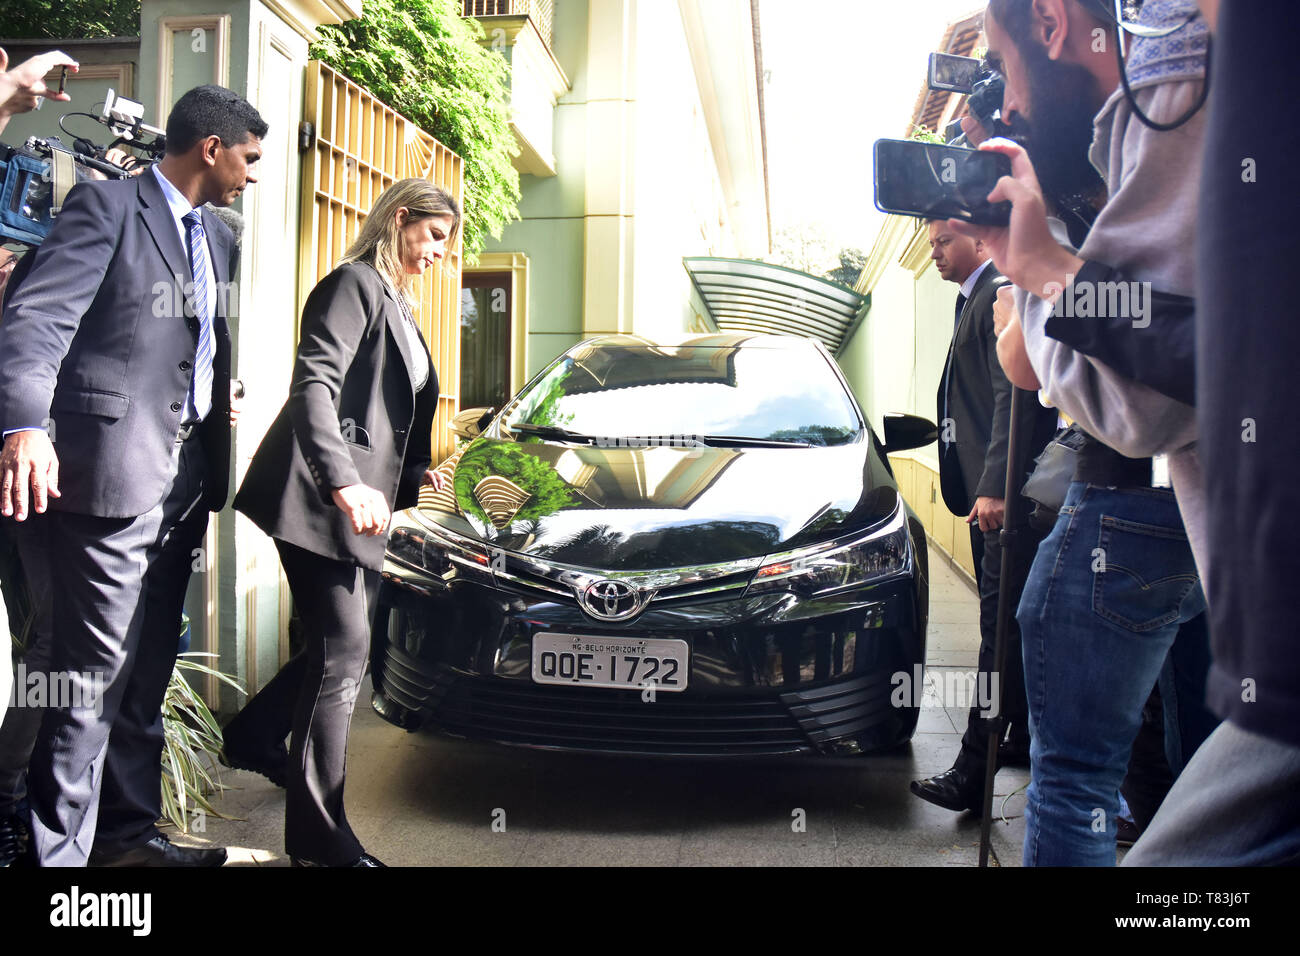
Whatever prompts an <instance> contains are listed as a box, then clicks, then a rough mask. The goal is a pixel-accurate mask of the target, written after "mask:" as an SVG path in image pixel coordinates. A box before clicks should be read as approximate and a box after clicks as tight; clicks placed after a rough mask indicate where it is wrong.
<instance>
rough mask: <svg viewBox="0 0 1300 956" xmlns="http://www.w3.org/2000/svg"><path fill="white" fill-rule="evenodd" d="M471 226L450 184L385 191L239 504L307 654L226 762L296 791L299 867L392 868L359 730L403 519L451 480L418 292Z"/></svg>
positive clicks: (288, 816) (314, 301)
mask: <svg viewBox="0 0 1300 956" xmlns="http://www.w3.org/2000/svg"><path fill="white" fill-rule="evenodd" d="M459 228H460V210H459V208H457V205H456V202H455V200H453V199H452V198H451V197H450V196H449V195H447V193H446V192H444V191H443V190H441V189H439V188H437V187H436V186H433V185H431V184H430V183H427V182H425V181H424V180H421V179H404V180H402V181H400V182H397V183H394V184H393V185H392V186H390V187H389V188H388V189H386V190H384V192H383V194H382V195H381V196H380V197H379V199H378V200H377V201H376V202H375V204H374V207H373V208H372V209H371V210H370V214H369V216H367V218H366V221H365V223H364V224H363V226H362V228H361V233H360V235H359V236H358V237H357V240H356V242H354V243H353V244H352V247H351V248H349V249H348V251H347V254H346V255H344V257H343V260H342V263H341V264H340V265H339V266H338V268H336V269H335V270H334V271H333V272H331V273H330V274H329V275H327V276H326V277H325V278H324V279H322V280H321V281H320V283H319V284H318V285H317V286H316V288H315V289H313V290H312V292H311V295H309V296H308V297H307V303H306V305H305V306H304V307H303V314H302V332H301V338H300V341H299V343H298V358H297V362H296V364H295V365H294V371H293V382H292V384H291V386H290V389H289V400H288V401H287V402H285V404H284V408H283V409H281V411H280V414H279V416H278V417H277V418H276V420H275V422H274V424H272V426H271V428H270V430H269V431H268V432H267V433H266V437H265V438H264V439H263V441H262V444H261V446H260V447H259V448H258V450H257V454H256V455H254V457H253V461H252V463H251V464H250V465H249V468H248V473H247V475H246V477H245V478H244V483H243V485H242V486H241V487H240V489H239V494H238V495H237V496H236V497H235V508H236V510H238V511H242V512H243V513H244V514H246V515H247V516H248V517H249V518H250V519H252V521H253V522H254V523H255V524H257V526H258V527H260V528H261V529H262V530H263V531H265V532H266V533H267V534H268V535H270V536H271V537H272V538H274V539H275V545H276V548H277V549H278V550H279V553H280V562H281V564H282V565H283V567H284V573H285V577H286V578H287V579H288V581H289V589H290V590H291V591H292V593H293V597H294V603H295V605H296V607H297V609H298V615H299V618H300V619H301V621H302V630H303V635H304V639H305V642H306V646H305V648H304V650H303V652H302V653H301V654H299V655H298V656H297V657H295V658H294V659H293V660H291V661H290V662H289V663H288V664H286V665H285V666H284V668H282V669H281V671H280V673H279V674H277V675H276V676H275V678H274V679H273V680H272V681H271V683H269V684H268V685H267V686H266V687H265V688H264V689H263V690H262V691H261V693H259V694H258V695H257V696H256V697H254V698H253V699H252V700H250V701H249V702H248V704H247V706H245V708H244V709H243V710H242V711H241V712H240V713H239V715H237V716H236V717H235V719H234V720H233V721H232V722H231V723H230V725H229V726H228V727H227V728H226V751H225V757H226V760H227V762H228V763H229V764H230V765H232V766H237V767H244V768H247V769H250V770H256V771H258V772H260V773H264V774H265V775H266V776H268V777H269V778H270V779H272V780H274V781H275V782H277V783H280V782H283V785H284V786H285V787H286V789H287V791H288V794H287V797H286V800H285V837H284V841H285V851H286V852H287V853H288V854H289V856H290V858H291V859H292V861H293V863H294V865H295V866H369V867H374V866H383V864H382V863H380V862H379V861H378V860H376V859H375V858H374V857H373V856H371V855H370V854H368V853H366V852H365V850H364V849H363V848H362V846H361V843H360V841H359V840H358V839H357V837H356V836H355V834H353V832H352V830H351V828H350V827H349V826H348V822H347V817H346V816H345V814H344V812H343V783H344V766H345V754H346V750H347V737H348V727H349V724H350V722H351V718H352V711H353V708H354V706H355V704H356V701H357V697H358V693H359V691H360V689H361V680H362V676H363V674H364V672H365V667H366V661H367V659H368V655H369V645H370V629H371V623H372V619H373V615H374V605H375V597H376V595H377V592H378V588H379V571H380V568H381V567H382V564H383V559H384V546H385V543H386V541H387V535H386V534H385V532H386V531H387V530H388V521H389V516H390V514H391V512H392V510H393V509H394V508H396V509H401V508H405V507H410V506H411V505H413V504H415V501H416V496H417V494H418V492H419V488H420V485H421V484H431V485H434V486H435V487H437V486H439V485H440V484H441V476H437V475H435V474H434V472H432V471H430V470H429V465H430V433H431V430H432V425H433V417H434V409H435V408H436V405H437V400H438V379H437V376H436V374H435V372H434V368H433V363H432V361H431V360H430V357H429V350H428V348H427V346H426V345H425V343H424V340H423V338H422V336H421V335H420V330H419V328H418V327H417V326H416V324H415V319H414V318H413V316H412V310H411V303H410V300H409V298H408V295H407V291H406V289H407V286H408V284H409V282H410V280H411V278H412V277H414V276H419V275H420V274H421V273H423V272H424V270H425V269H427V268H429V267H430V266H433V265H435V264H436V263H437V262H438V260H439V259H441V258H442V257H443V253H444V250H445V249H446V247H447V245H448V244H449V243H453V242H454V241H455V236H456V233H457V232H458V231H459ZM290 729H291V730H292V740H291V743H290V747H289V751H288V755H287V760H286V758H285V751H284V738H285V735H286V734H287V733H289V731H290ZM277 778H278V779H277Z"/></svg>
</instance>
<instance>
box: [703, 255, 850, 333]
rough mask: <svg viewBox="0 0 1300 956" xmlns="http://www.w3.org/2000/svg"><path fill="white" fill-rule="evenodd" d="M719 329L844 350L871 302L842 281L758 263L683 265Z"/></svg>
mask: <svg viewBox="0 0 1300 956" xmlns="http://www.w3.org/2000/svg"><path fill="white" fill-rule="evenodd" d="M682 262H683V263H685V265H686V271H687V272H689V273H690V275H691V280H692V281H693V282H694V283H695V288H696V289H697V290H698V291H699V293H700V298H701V299H703V300H704V305H705V307H706V308H707V309H708V310H709V314H710V315H711V316H712V318H713V321H714V322H716V323H717V325H718V328H719V329H722V330H724V331H727V332H757V333H763V334H768V335H802V336H807V337H809V338H814V339H818V340H819V341H820V342H821V343H822V344H823V345H825V346H826V348H827V349H829V350H830V351H831V353H832V354H834V353H835V352H837V351H838V350H839V347H840V345H841V344H843V342H844V339H845V336H846V334H847V333H848V332H849V330H850V328H852V326H853V321H854V319H855V318H856V317H857V314H858V312H859V310H860V309H861V308H862V304H863V303H864V302H865V301H866V297H865V296H862V295H859V294H858V293H856V292H854V291H852V290H851V289H846V288H844V286H842V285H840V284H839V283H837V282H832V281H831V280H830V279H823V278H821V277H820V276H814V275H809V274H808V273H807V272H799V271H798V270H795V269H787V268H786V267H785V266H775V265H772V264H771V263H767V262H757V261H755V260H753V259H714V258H707V257H690V258H686V259H683V260H682Z"/></svg>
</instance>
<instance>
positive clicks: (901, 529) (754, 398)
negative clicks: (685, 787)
mask: <svg viewBox="0 0 1300 956" xmlns="http://www.w3.org/2000/svg"><path fill="white" fill-rule="evenodd" d="M453 429H454V430H455V431H457V433H458V434H460V435H461V437H462V438H464V439H466V440H465V441H464V442H463V443H462V444H461V445H460V447H459V450H458V451H457V452H456V454H455V455H454V456H452V458H450V459H448V460H447V461H446V462H444V463H443V464H442V466H441V468H440V470H441V471H442V473H443V474H444V475H446V476H448V477H449V478H450V479H451V480H450V481H449V482H447V483H446V485H445V486H444V488H443V489H442V490H441V491H439V492H436V493H435V492H434V491H433V490H432V489H431V488H426V489H425V491H424V494H423V496H422V498H421V501H420V505H419V507H418V508H414V509H411V510H410V511H407V512H404V513H401V514H399V515H395V516H394V527H393V530H392V533H391V536H390V539H389V545H388V557H387V561H386V565H385V569H384V575H383V580H384V584H383V590H382V597H381V602H382V607H381V608H380V613H379V615H378V623H377V625H376V637H375V648H374V653H373V655H372V658H373V672H374V687H375V694H374V697H373V705H374V707H375V709H376V710H377V711H378V712H379V713H380V714H381V715H382V716H383V717H384V718H386V719H387V720H389V721H391V722H392V723H394V724H397V725H398V726H401V727H406V728H408V729H414V728H416V727H419V726H426V727H430V728H434V729H437V730H440V731H442V732H445V733H448V734H452V735H457V736H461V737H467V738H478V739H485V740H493V741H499V742H503V743H511V744H522V745H527V746H533V747H548V748H563V749H570V750H582V751H594V752H621V753H641V754H666V755H717V756H737V755H753V754H788V753H823V754H851V753H860V752H864V751H868V750H874V749H879V748H882V747H888V746H892V745H894V744H898V743H901V742H903V741H906V740H907V739H909V738H910V737H911V735H912V733H913V731H914V730H915V727H916V720H917V715H918V708H919V704H920V701H919V694H920V689H919V687H918V688H917V689H916V691H915V694H913V693H910V692H902V689H903V688H905V687H911V686H912V683H913V681H914V680H915V677H916V676H919V674H920V672H921V671H920V668H921V665H922V662H923V661H924V658H925V628H926V616H927V607H928V590H927V572H926V545H925V535H924V531H923V530H922V527H921V523H920V521H919V520H918V519H917V518H916V516H915V515H914V514H913V513H912V511H911V510H910V509H909V508H908V506H907V505H906V504H905V503H904V502H903V499H902V497H901V496H900V495H899V492H898V487H897V485H896V484H895V482H894V478H893V474H892V472H891V471H890V467H889V464H888V461H887V460H886V458H885V452H886V450H889V451H895V450H899V449H902V448H908V447H918V446H920V445H924V444H927V443H928V442H930V441H932V440H933V439H934V425H933V424H931V423H930V422H928V421H925V420H924V419H919V418H915V417H913V416H896V417H891V418H889V419H886V429H885V431H886V443H885V444H884V445H882V444H881V442H880V441H879V440H878V439H877V437H876V435H875V434H874V433H873V431H872V430H871V428H870V426H869V425H868V424H867V423H866V422H865V420H864V418H863V415H862V412H861V411H860V409H859V408H858V405H857V402H856V401H855V400H854V398H853V395H852V393H851V392H850V391H849V389H848V387H847V386H846V384H845V382H844V380H843V377H842V376H841V374H840V371H839V369H838V367H837V366H836V365H835V362H834V361H833V360H832V358H831V357H830V355H829V354H828V353H827V352H826V350H825V349H824V348H823V347H822V346H821V345H820V344H819V343H817V342H815V341H813V340H811V339H800V338H787V337H782V336H763V335H758V336H738V335H711V336H703V337H697V338H692V339H689V340H686V341H684V342H679V343H677V344H674V345H660V344H655V343H653V342H650V341H647V340H645V339H643V338H639V337H635V336H609V337H604V338H598V339H594V340H590V341H587V342H583V343H581V344H579V345H576V346H574V347H573V348H571V349H569V350H568V351H567V352H565V353H564V354H563V355H561V356H560V357H559V358H558V359H556V360H555V362H553V363H552V364H551V365H550V366H549V367H548V368H546V369H545V370H544V371H543V372H541V373H540V374H539V375H538V376H537V377H536V378H534V379H533V380H532V381H531V382H530V383H529V384H528V385H527V386H526V387H525V388H524V389H523V390H522V391H521V392H520V393H519V395H518V396H517V397H516V398H515V399H514V400H513V401H512V402H511V403H510V404H509V405H508V406H507V407H506V408H504V409H502V410H501V411H500V413H499V414H498V413H495V412H494V411H493V410H491V409H472V410H467V411H465V412H462V413H461V414H460V415H458V416H457V418H456V421H455V422H453ZM899 675H906V676H905V678H900V676H899Z"/></svg>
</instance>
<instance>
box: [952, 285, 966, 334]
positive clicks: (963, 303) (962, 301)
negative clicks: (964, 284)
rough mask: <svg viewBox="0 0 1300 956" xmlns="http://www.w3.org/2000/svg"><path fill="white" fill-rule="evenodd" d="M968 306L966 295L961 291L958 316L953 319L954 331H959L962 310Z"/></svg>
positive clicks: (958, 296)
mask: <svg viewBox="0 0 1300 956" xmlns="http://www.w3.org/2000/svg"><path fill="white" fill-rule="evenodd" d="M965 307H966V297H965V296H964V295H962V294H961V293H960V292H958V293H957V317H956V318H955V319H954V320H953V326H952V328H953V331H954V332H955V331H957V326H959V325H961V310H962V309H964V308H965Z"/></svg>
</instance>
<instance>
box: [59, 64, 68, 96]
mask: <svg viewBox="0 0 1300 956" xmlns="http://www.w3.org/2000/svg"><path fill="white" fill-rule="evenodd" d="M67 85H68V68H67V66H66V65H65V66H64V67H63V68H62V69H61V70H60V71H59V92H60V93H62V92H63V89H64V87H66V86H67Z"/></svg>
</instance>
